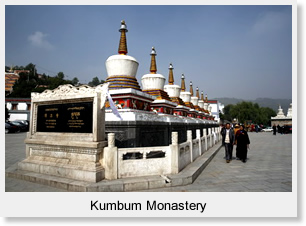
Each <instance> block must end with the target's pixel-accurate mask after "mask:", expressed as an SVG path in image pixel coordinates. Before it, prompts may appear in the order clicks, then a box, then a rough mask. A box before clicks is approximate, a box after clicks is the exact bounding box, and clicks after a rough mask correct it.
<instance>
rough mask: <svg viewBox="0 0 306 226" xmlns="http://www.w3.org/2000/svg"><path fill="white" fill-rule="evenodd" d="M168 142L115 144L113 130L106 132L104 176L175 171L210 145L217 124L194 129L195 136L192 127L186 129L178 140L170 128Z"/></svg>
mask: <svg viewBox="0 0 306 226" xmlns="http://www.w3.org/2000/svg"><path fill="white" fill-rule="evenodd" d="M171 138H172V143H171V145H169V146H158V147H137V148H117V147H115V134H114V133H109V134H108V147H105V148H104V152H103V157H102V163H101V164H102V165H103V166H104V168H105V179H109V180H113V179H119V178H127V177H139V176H149V175H167V174H176V173H179V172H180V171H181V170H182V169H184V168H185V167H186V166H187V165H189V164H190V163H192V162H193V161H194V160H196V159H197V158H198V157H199V156H201V155H203V154H204V153H205V152H206V151H207V150H208V149H209V148H211V147H213V146H214V145H215V144H216V143H217V142H218V141H220V140H221V134H220V128H209V129H208V134H207V132H206V129H203V136H202V137H201V132H200V130H199V129H198V130H196V139H192V131H191V130H188V131H187V141H186V142H184V143H181V144H179V143H178V132H172V137H171Z"/></svg>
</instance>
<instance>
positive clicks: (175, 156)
mask: <svg viewBox="0 0 306 226" xmlns="http://www.w3.org/2000/svg"><path fill="white" fill-rule="evenodd" d="M171 142H172V144H171V145H170V150H171V173H172V174H175V173H178V172H179V145H178V132H172V133H171Z"/></svg>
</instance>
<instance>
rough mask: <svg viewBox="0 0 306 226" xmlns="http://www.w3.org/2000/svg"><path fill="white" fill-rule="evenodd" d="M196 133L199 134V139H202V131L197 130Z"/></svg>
mask: <svg viewBox="0 0 306 226" xmlns="http://www.w3.org/2000/svg"><path fill="white" fill-rule="evenodd" d="M196 133H197V139H200V138H201V131H200V129H197V130H196Z"/></svg>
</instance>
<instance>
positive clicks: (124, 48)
mask: <svg viewBox="0 0 306 226" xmlns="http://www.w3.org/2000/svg"><path fill="white" fill-rule="evenodd" d="M119 31H120V32H121V37H120V42H119V49H118V53H119V54H121V55H126V54H127V53H128V51H127V45H126V32H128V30H127V26H126V24H125V21H124V20H122V21H121V27H120V29H119Z"/></svg>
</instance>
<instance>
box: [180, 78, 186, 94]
mask: <svg viewBox="0 0 306 226" xmlns="http://www.w3.org/2000/svg"><path fill="white" fill-rule="evenodd" d="M185 90H186V87H185V76H184V74H182V81H181V92H185Z"/></svg>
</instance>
